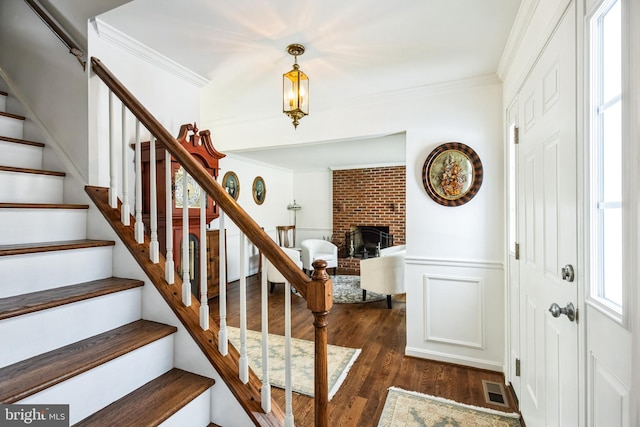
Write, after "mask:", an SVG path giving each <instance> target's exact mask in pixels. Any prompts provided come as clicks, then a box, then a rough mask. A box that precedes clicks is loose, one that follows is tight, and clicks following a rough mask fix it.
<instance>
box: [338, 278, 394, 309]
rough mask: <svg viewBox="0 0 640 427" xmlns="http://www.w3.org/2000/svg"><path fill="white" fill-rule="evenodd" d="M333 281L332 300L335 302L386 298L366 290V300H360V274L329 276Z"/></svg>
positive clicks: (358, 301)
mask: <svg viewBox="0 0 640 427" xmlns="http://www.w3.org/2000/svg"><path fill="white" fill-rule="evenodd" d="M331 282H332V283H333V302H334V303H335V304H358V303H363V302H374V301H380V300H383V299H387V296H386V295H381V294H377V293H375V292H367V300H366V301H362V288H360V276H340V275H338V276H331Z"/></svg>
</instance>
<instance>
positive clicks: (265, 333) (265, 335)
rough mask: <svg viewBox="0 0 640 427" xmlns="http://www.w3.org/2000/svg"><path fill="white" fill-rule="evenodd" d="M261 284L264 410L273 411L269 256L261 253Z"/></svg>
mask: <svg viewBox="0 0 640 427" xmlns="http://www.w3.org/2000/svg"><path fill="white" fill-rule="evenodd" d="M260 256H261V259H260V265H262V266H263V268H262V271H261V273H260V286H261V288H260V289H261V291H262V294H261V295H262V311H261V314H262V393H261V396H262V401H261V402H262V405H261V406H262V410H263V411H264V412H267V413H269V412H271V380H270V379H269V284H268V283H267V268H266V265H267V257H265V256H264V255H260Z"/></svg>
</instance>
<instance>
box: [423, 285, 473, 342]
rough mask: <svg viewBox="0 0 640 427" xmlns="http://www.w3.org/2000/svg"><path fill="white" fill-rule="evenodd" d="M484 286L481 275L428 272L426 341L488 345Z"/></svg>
mask: <svg viewBox="0 0 640 427" xmlns="http://www.w3.org/2000/svg"><path fill="white" fill-rule="evenodd" d="M483 287H484V286H483V281H482V279H479V278H465V277H444V276H431V275H425V276H424V313H425V317H424V320H425V325H424V331H425V337H424V339H425V341H434V342H442V343H448V344H452V345H460V346H466V347H472V348H480V349H482V348H484V331H483V325H484V290H483Z"/></svg>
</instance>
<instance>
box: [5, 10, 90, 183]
mask: <svg viewBox="0 0 640 427" xmlns="http://www.w3.org/2000/svg"><path fill="white" fill-rule="evenodd" d="M0 71H1V74H2V75H3V76H4V77H5V78H6V79H7V83H8V84H9V86H11V87H10V89H11V92H12V93H13V94H14V95H16V96H17V97H18V98H19V99H20V101H21V102H22V103H23V104H24V105H25V106H27V107H28V108H29V109H30V111H29V115H30V118H31V120H34V121H37V122H38V123H39V125H41V126H43V129H42V131H43V133H44V134H45V136H46V137H47V141H45V142H46V143H47V144H48V145H55V147H56V150H57V151H58V153H59V154H60V155H61V156H62V157H64V158H68V159H71V162H72V163H73V165H74V168H76V169H77V174H79V175H80V179H82V178H85V177H86V176H87V173H88V157H87V155H88V151H87V134H88V128H87V87H86V80H85V72H84V71H83V69H82V66H81V65H80V64H79V63H78V62H77V60H76V59H75V57H73V56H72V55H70V54H69V53H68V49H67V48H66V47H65V46H64V45H63V44H62V43H61V42H60V41H59V40H58V38H57V37H56V36H55V35H54V34H53V33H52V32H51V30H49V28H48V27H46V26H45V25H44V24H43V23H42V21H41V20H40V19H39V18H38V17H37V15H36V14H35V13H34V12H33V11H32V10H31V9H30V8H29V6H27V4H26V3H25V2H22V1H3V2H0ZM61 100H63V101H61ZM61 105H64V108H61ZM74 172H75V171H74Z"/></svg>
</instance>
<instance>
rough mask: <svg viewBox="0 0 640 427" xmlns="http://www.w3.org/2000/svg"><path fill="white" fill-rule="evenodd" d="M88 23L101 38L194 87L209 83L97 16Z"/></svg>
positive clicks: (207, 80)
mask: <svg viewBox="0 0 640 427" xmlns="http://www.w3.org/2000/svg"><path fill="white" fill-rule="evenodd" d="M90 24H91V25H93V27H94V29H95V31H96V33H97V34H98V36H99V37H100V38H101V39H103V40H105V41H108V42H109V43H111V44H113V45H115V46H118V47H120V48H122V49H124V50H125V51H127V52H129V53H131V54H132V55H134V56H136V57H138V58H140V59H142V60H144V61H146V62H148V63H150V64H152V65H154V66H156V67H158V68H160V69H162V70H165V71H167V72H169V73H171V74H173V75H175V76H177V77H178V78H180V79H182V80H185V81H187V82H189V83H191V84H193V85H194V86H196V87H199V88H201V87H204V86H205V85H207V84H208V83H209V79H207V78H205V77H202V76H201V75H199V74H196V73H194V72H193V71H191V70H189V69H188V68H186V67H184V66H183V65H181V64H179V63H177V62H175V61H174V60H172V59H170V58H168V57H166V56H164V55H162V54H161V53H160V52H158V51H156V50H153V49H152V48H150V47H149V46H147V45H144V44H142V43H140V42H139V41H137V40H136V39H134V38H132V37H131V36H129V35H128V34H125V33H123V32H122V31H120V30H118V29H117V28H115V27H112V26H111V25H109V24H107V23H106V22H104V21H102V20H101V19H99V18H92V19H91V20H90Z"/></svg>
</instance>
